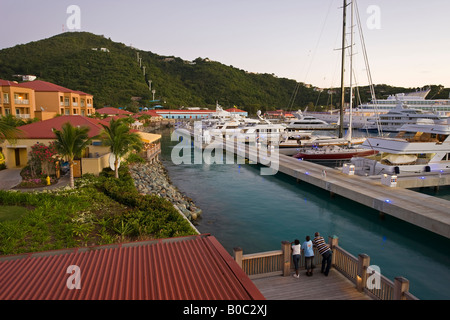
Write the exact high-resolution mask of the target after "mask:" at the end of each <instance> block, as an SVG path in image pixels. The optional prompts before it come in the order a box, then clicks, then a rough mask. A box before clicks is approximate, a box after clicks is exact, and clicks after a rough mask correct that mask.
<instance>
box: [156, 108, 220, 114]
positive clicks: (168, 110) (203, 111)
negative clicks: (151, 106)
mask: <svg viewBox="0 0 450 320" xmlns="http://www.w3.org/2000/svg"><path fill="white" fill-rule="evenodd" d="M155 111H156V113H158V114H160V113H164V114H166V113H174V114H175V113H215V112H216V110H175V109H157V110H156V109H155Z"/></svg>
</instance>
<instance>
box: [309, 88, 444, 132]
mask: <svg viewBox="0 0 450 320" xmlns="http://www.w3.org/2000/svg"><path fill="white" fill-rule="evenodd" d="M430 91H431V90H430V89H423V90H420V91H415V92H408V93H397V94H393V95H390V96H388V97H387V98H386V99H376V100H372V101H370V102H367V103H362V104H360V105H358V107H357V108H353V110H352V122H353V127H354V128H363V127H364V126H370V125H374V124H375V122H374V117H376V116H378V115H382V114H385V113H387V112H389V111H390V110H393V109H395V108H396V106H397V104H398V103H399V102H401V103H403V104H406V105H407V106H408V107H409V108H410V109H415V110H420V111H422V112H425V113H435V114H437V115H439V116H443V117H445V116H450V97H449V99H426V97H427V96H428V94H429V93H430ZM308 114H309V115H312V116H314V117H316V118H318V119H321V120H325V121H327V122H329V123H333V122H337V121H338V119H339V110H332V111H329V112H308ZM349 115H350V112H349V110H345V113H344V125H347V124H348V122H349ZM372 128H375V126H373V127H372ZM364 129H365V127H364Z"/></svg>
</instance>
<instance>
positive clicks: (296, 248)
mask: <svg viewBox="0 0 450 320" xmlns="http://www.w3.org/2000/svg"><path fill="white" fill-rule="evenodd" d="M291 245H292V260H293V261H294V268H295V274H294V275H293V276H294V278H298V277H299V274H298V269H299V267H300V255H301V251H300V250H301V246H300V241H299V240H298V239H295V241H294V242H291Z"/></svg>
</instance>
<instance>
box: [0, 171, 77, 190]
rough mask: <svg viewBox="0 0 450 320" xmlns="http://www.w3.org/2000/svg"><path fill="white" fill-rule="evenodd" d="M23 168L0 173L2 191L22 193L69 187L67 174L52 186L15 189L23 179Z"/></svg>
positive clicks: (0, 188)
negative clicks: (11, 190)
mask: <svg viewBox="0 0 450 320" xmlns="http://www.w3.org/2000/svg"><path fill="white" fill-rule="evenodd" d="M21 170H22V168H17V169H16V168H14V169H5V170H1V171H0V190H10V189H14V190H18V191H22V192H31V191H42V190H49V189H56V188H61V187H65V186H67V185H69V174H68V173H67V174H66V175H64V176H61V178H60V179H59V180H58V182H57V183H55V184H53V185H51V186H45V187H39V188H15V187H16V186H17V185H18V184H19V183H20V182H22V177H21V176H20V171H21Z"/></svg>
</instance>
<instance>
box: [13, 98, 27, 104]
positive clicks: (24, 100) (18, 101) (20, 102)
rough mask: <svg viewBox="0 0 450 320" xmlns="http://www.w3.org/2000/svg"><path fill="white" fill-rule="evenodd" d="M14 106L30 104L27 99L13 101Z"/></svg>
mask: <svg viewBox="0 0 450 320" xmlns="http://www.w3.org/2000/svg"><path fill="white" fill-rule="evenodd" d="M14 103H15V104H30V100H28V99H14Z"/></svg>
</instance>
